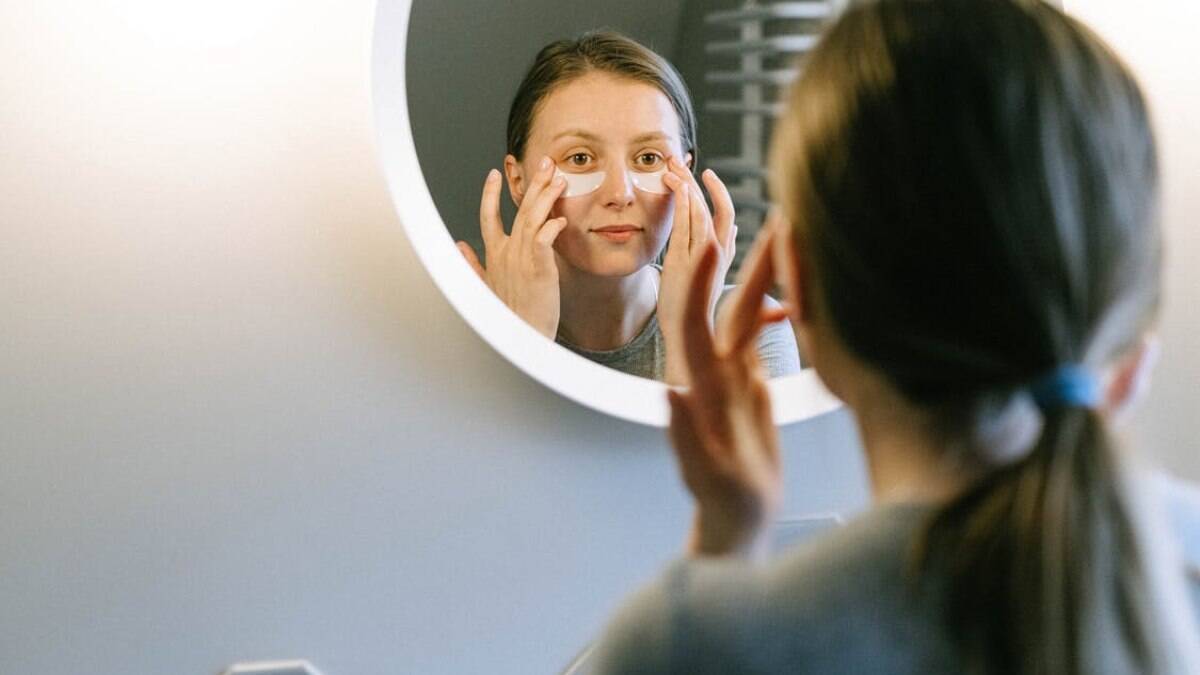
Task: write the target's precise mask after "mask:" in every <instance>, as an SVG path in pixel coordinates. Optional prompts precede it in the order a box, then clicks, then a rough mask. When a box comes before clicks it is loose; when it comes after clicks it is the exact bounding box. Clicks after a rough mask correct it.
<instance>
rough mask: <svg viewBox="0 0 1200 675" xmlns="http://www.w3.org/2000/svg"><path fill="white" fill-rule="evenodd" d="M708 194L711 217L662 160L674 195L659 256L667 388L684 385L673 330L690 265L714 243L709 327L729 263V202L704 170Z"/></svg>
mask: <svg viewBox="0 0 1200 675" xmlns="http://www.w3.org/2000/svg"><path fill="white" fill-rule="evenodd" d="M703 179H704V184H705V186H707V187H708V194H709V195H711V196H712V200H713V210H714V211H715V213H714V214H710V213H709V211H708V205H707V204H706V203H705V202H704V194H703V192H701V190H700V185H699V184H698V183H697V182H696V179H695V177H694V176H692V173H691V172H690V171H688V169H687V167H686V166H684V165H683V164H681V163H679V162H678V161H677V160H676V159H675V158H674V157H672V158H670V159H669V160H668V172H667V173H666V174H665V175H664V176H663V184H664V185H666V186H667V187H668V188H670V189H671V191H672V192H673V193H674V194H675V212H674V217H673V222H672V226H671V238H670V239H669V240H668V242H667V252H666V255H665V256H664V257H663V272H662V287H661V289H660V291H659V296H658V320H659V325H660V326H661V327H662V331H663V341H664V342H665V343H666V348H667V363H666V368H665V371H666V380H667V383H668V384H673V385H686V384H687V383H688V380H687V375H686V369H685V368H684V363H683V354H682V352H683V349H684V346H683V337H682V335H680V333H679V331H678V330H677V327H678V326H679V325H680V324H681V318H682V316H683V311H684V301H685V300H684V299H685V297H686V296H687V292H688V279H689V272H690V271H691V270H692V269H693V268H694V267H695V262H696V260H697V259H698V258H699V257H700V255H701V254H702V253H703V252H704V251H705V250H706V249H707V248H708V244H709V242H715V243H716V245H717V246H716V251H717V260H716V264H715V265H714V267H713V269H712V271H711V274H712V279H711V281H712V290H711V293H710V297H709V298H708V302H707V305H706V308H707V309H706V311H707V316H708V320H709V322H710V323H711V321H712V317H713V312H714V311H715V309H716V306H717V300H718V299H719V298H720V297H721V292H722V291H723V290H724V287H725V274H726V273H727V272H728V271H729V265H730V263H732V262H733V254H734V247H735V244H734V242H735V240H736V239H737V226H736V225H734V224H733V217H734V210H733V199H732V198H731V197H730V196H729V190H728V189H726V188H725V184H724V183H722V182H721V179H720V178H717V174H715V173H713V171H712V170H711V169H710V170H708V171H705V172H704V174H703Z"/></svg>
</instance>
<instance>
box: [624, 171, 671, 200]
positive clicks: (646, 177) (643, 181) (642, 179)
mask: <svg viewBox="0 0 1200 675" xmlns="http://www.w3.org/2000/svg"><path fill="white" fill-rule="evenodd" d="M666 173H667V170H666V169H659V170H658V171H652V172H650V173H635V174H633V186H634V187H635V188H637V189H639V190H641V191H642V192H651V193H653V194H656V195H665V194H667V193H668V192H670V191H671V189H670V188H668V187H667V186H666V185H663V180H662V179H663V176H665V175H666Z"/></svg>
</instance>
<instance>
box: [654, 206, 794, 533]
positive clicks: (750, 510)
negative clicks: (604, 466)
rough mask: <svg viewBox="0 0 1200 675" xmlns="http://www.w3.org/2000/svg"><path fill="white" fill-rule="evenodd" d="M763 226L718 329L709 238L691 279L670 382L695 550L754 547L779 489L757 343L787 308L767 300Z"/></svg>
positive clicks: (715, 264)
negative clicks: (675, 375)
mask: <svg viewBox="0 0 1200 675" xmlns="http://www.w3.org/2000/svg"><path fill="white" fill-rule="evenodd" d="M772 229H773V228H764V230H763V232H762V234H760V236H759V237H758V239H757V241H756V242H755V244H754V249H753V250H752V251H751V252H750V255H748V256H747V258H746V264H745V267H744V268H743V269H742V273H741V274H740V277H739V279H738V288H737V290H736V291H735V293H734V296H733V297H732V298H730V300H729V301H728V302H726V303H725V305H723V306H722V308H721V316H720V317H719V319H718V326H717V330H716V332H715V335H714V332H713V330H712V328H711V325H710V323H709V298H710V297H711V293H712V285H713V278H714V277H715V274H716V272H717V270H718V269H719V265H720V260H719V252H718V250H717V247H716V246H715V245H714V244H713V243H711V242H710V243H708V244H707V245H706V246H705V248H704V249H703V250H702V253H701V257H700V260H699V261H698V262H697V265H696V267H695V270H694V273H693V274H692V275H691V278H690V279H689V282H690V283H689V285H688V288H687V298H686V304H685V307H684V314H683V322H682V324H681V326H680V328H681V329H682V334H683V340H684V351H683V355H684V357H685V367H686V369H687V373H686V376H687V378H688V380H689V382H691V387H690V389H688V390H687V391H679V390H674V389H672V390H670V391H668V392H667V397H668V400H669V402H670V405H671V426H670V431H669V433H670V438H671V444H672V446H674V448H675V454H676V456H677V457H678V459H679V465H680V469H681V471H682V473H683V479H684V482H685V483H686V484H687V487H688V489H689V490H690V491H691V493H692V495H693V496H694V497H695V498H696V516H695V521H694V523H693V527H692V533H691V538H690V540H689V542H688V552H689V553H690V554H691V555H728V554H743V555H753V554H755V553H758V552H761V551H762V550H763V548H764V546H763V544H764V539H765V537H764V536H763V535H764V534H765V532H766V526H767V524H768V523H769V522H770V519H771V516H772V515H773V513H774V512H775V510H776V509H777V508H778V506H779V503H780V502H781V500H782V497H783V482H782V478H781V469H780V460H779V438H778V434H777V432H776V429H775V424H774V422H773V420H772V418H771V400H770V396H769V395H768V392H767V383H766V380H765V379H764V377H763V371H762V366H761V364H760V363H759V360H758V353H757V350H756V348H755V337H756V336H757V335H758V334H759V331H761V330H762V328H763V326H764V325H765V324H767V323H771V322H775V321H780V320H783V319H785V318H786V317H787V309H786V308H783V307H776V308H764V305H763V297H764V296H765V295H766V293H767V291H768V290H769V289H770V287H771V284H772V282H773V276H774V275H773V271H772V263H773V261H772V259H771V251H770V248H771V236H772Z"/></svg>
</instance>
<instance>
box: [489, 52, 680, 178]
mask: <svg viewBox="0 0 1200 675" xmlns="http://www.w3.org/2000/svg"><path fill="white" fill-rule="evenodd" d="M595 71H599V72H604V73H610V74H612V75H617V76H620V77H625V78H629V79H632V80H636V81H638V82H644V83H646V84H650V85H653V86H654V87H656V88H658V90H659V91H661V92H662V93H663V94H664V95H665V96H666V97H667V100H669V101H670V102H671V107H673V108H674V109H675V113H676V114H677V115H678V116H679V135H680V141H681V145H682V146H683V151H684V152H685V153H688V152H690V153H691V154H692V166H696V165H697V148H696V112H695V110H694V109H693V107H692V99H691V96H690V95H689V94H688V90H687V86H686V85H684V83H683V78H682V77H680V76H679V73H678V72H676V70H675V68H674V67H673V66H672V65H671V64H670V62H668V61H667V60H666V59H664V58H663V57H661V56H659V55H658V54H657V53H655V52H654V51H653V50H651V49H649V48H647V47H645V46H643V45H642V44H640V43H639V42H637V41H635V40H632V39H630V38H628V37H625V36H624V35H621V34H620V33H615V32H612V31H591V32H587V33H584V34H583V35H580V36H579V37H578V38H576V39H574V40H559V41H557V42H552V43H550V44H548V45H546V46H545V47H543V48H542V50H541V51H539V52H538V54H537V57H536V58H535V59H534V61H533V65H532V66H530V68H529V71H528V72H526V73H525V78H524V79H523V80H522V81H521V86H519V87H517V93H516V96H514V97H513V102H512V106H511V107H510V108H509V111H508V153H509V154H511V155H512V156H514V157H516V158H517V159H518V160H521V159H524V155H525V144H526V143H527V142H528V140H529V131H530V128H531V127H532V126H533V119H534V116H536V115H537V112H538V106H539V105H540V104H541V102H542V101H543V100H544V99H545V98H546V96H548V95H550V93H551V92H553V91H554V90H555V89H556V88H557V87H559V86H562V85H564V84H567V83H568V82H571V81H572V80H575V79H577V78H579V77H582V76H584V75H586V74H588V73H590V72H595ZM681 159H682V158H681Z"/></svg>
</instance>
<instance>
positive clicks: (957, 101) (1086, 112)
mask: <svg viewBox="0 0 1200 675" xmlns="http://www.w3.org/2000/svg"><path fill="white" fill-rule="evenodd" d="M803 66H804V71H803V74H802V76H801V78H800V79H799V80H798V81H797V82H796V84H795V85H794V86H793V88H792V89H791V91H790V93H789V104H788V105H789V107H788V112H787V114H786V115H785V117H784V118H783V119H782V120H781V122H780V124H779V127H778V128H777V131H776V136H775V139H774V143H773V149H772V158H771V166H772V192H773V194H774V197H775V198H776V200H777V201H778V202H779V203H780V204H781V205H782V207H783V210H784V213H785V214H786V216H787V217H788V218H789V220H790V221H791V222H792V223H793V224H794V230H793V235H794V237H795V239H796V242H795V244H796V245H797V246H799V247H802V248H803V250H805V251H807V252H808V253H809V259H810V262H811V265H812V269H811V278H810V279H809V281H810V282H811V284H812V287H813V289H814V291H815V293H816V297H818V298H819V301H818V302H816V303H815V304H816V310H817V311H819V312H824V313H825V315H824V316H823V317H819V318H823V319H825V320H827V321H828V325H831V326H832V327H833V328H834V330H835V331H836V333H837V334H838V335H839V337H840V339H841V341H842V342H844V344H845V345H846V346H847V348H848V349H850V350H851V351H852V352H853V353H854V354H856V355H857V356H858V357H859V358H860V359H862V360H863V361H864V362H866V363H868V364H870V365H871V366H872V367H873V368H875V369H877V370H878V371H879V372H881V373H882V374H883V375H884V376H885V377H887V378H888V380H889V381H890V382H891V383H892V384H893V385H894V386H895V387H896V389H897V390H898V391H900V392H901V393H902V395H904V396H905V397H906V398H907V399H909V400H910V401H912V402H913V403H915V404H916V405H918V406H921V407H922V408H923V409H925V410H928V411H930V412H931V413H932V414H933V416H934V417H935V418H936V419H937V420H938V421H939V422H940V423H942V424H943V425H944V431H945V438H946V447H945V451H946V452H947V453H949V452H955V451H957V452H962V453H964V454H965V455H966V456H967V458H968V459H969V460H970V461H972V462H974V463H975V464H976V465H982V466H985V467H987V468H986V469H985V470H984V471H983V477H982V478H981V479H980V480H978V481H977V482H976V483H975V484H974V485H973V486H972V487H970V488H968V489H967V491H966V492H965V493H964V494H962V495H960V496H958V497H956V498H954V499H952V500H951V501H950V502H949V503H947V504H945V505H943V506H942V507H941V508H940V509H939V510H938V511H937V512H936V514H935V515H934V517H933V518H932V519H931V521H930V522H929V524H928V526H927V528H926V529H925V530H924V531H923V534H922V536H921V537H920V538H919V540H918V541H917V542H916V544H915V546H916V550H915V555H914V562H915V565H914V571H915V572H917V573H918V576H919V577H920V576H922V573H924V574H929V573H931V572H933V571H936V572H937V574H936V575H929V576H924V578H925V579H926V580H931V579H933V578H935V577H937V578H938V579H940V580H941V581H944V582H945V585H944V586H940V585H939V586H938V588H940V589H941V590H940V591H939V592H940V593H943V595H942V596H940V597H941V598H942V603H943V605H942V606H944V607H945V609H946V630H947V631H948V632H949V634H950V635H951V636H952V637H953V639H955V640H956V641H957V643H958V644H959V646H960V647H961V652H962V653H963V654H964V656H965V657H966V659H967V661H968V666H969V668H970V669H971V670H972V671H973V672H987V673H1017V672H1024V673H1067V674H1082V673H1086V672H1092V671H1093V670H1094V669H1096V668H1100V667H1103V668H1106V669H1107V668H1114V669H1116V670H1118V671H1124V670H1126V669H1128V670H1134V671H1138V672H1167V671H1169V670H1170V669H1171V668H1172V667H1175V666H1178V663H1177V662H1172V660H1171V657H1170V656H1167V655H1169V654H1171V653H1172V650H1173V649H1174V647H1172V645H1171V644H1170V638H1168V637H1167V636H1166V634H1167V632H1168V629H1167V628H1166V627H1165V626H1164V625H1163V623H1164V622H1163V617H1162V615H1161V611H1162V610H1160V609H1156V608H1155V607H1154V606H1153V603H1152V602H1150V601H1149V599H1148V598H1149V597H1150V595H1151V593H1150V592H1149V590H1148V589H1149V587H1150V585H1151V579H1150V574H1151V573H1150V571H1149V569H1148V565H1147V558H1146V556H1145V555H1144V551H1143V549H1142V547H1140V546H1139V544H1138V541H1137V537H1136V536H1135V535H1137V532H1136V531H1135V528H1134V526H1133V522H1132V519H1133V511H1132V509H1131V507H1130V504H1129V501H1128V500H1129V497H1128V495H1127V494H1125V492H1124V491H1123V488H1122V480H1123V473H1124V472H1123V469H1122V467H1121V464H1120V461H1119V458H1118V456H1117V454H1116V452H1115V450H1114V444H1113V442H1112V440H1111V439H1110V437H1109V433H1108V431H1107V429H1106V427H1105V424H1104V422H1103V420H1102V419H1101V418H1100V417H1099V416H1098V414H1097V412H1096V411H1095V410H1092V409H1090V408H1088V407H1086V406H1081V405H1070V404H1066V405H1059V406H1052V407H1048V408H1047V409H1045V410H1042V411H1039V410H1038V408H1037V407H1035V406H1033V405H1031V404H1030V401H1031V399H1030V398H1029V385H1031V384H1032V383H1034V382H1035V381H1037V380H1038V379H1039V378H1040V377H1042V376H1043V375H1045V374H1047V373H1049V372H1052V371H1053V370H1054V369H1055V368H1057V367H1059V366H1062V365H1065V364H1085V365H1088V366H1091V367H1099V366H1101V365H1103V364H1106V363H1107V362H1109V361H1110V360H1112V359H1114V358H1115V357H1116V356H1117V355H1119V354H1120V353H1121V352H1122V351H1123V350H1124V349H1126V348H1128V347H1130V346H1132V345H1133V344H1135V343H1136V341H1137V339H1138V338H1139V337H1140V334H1141V333H1142V331H1144V330H1145V329H1146V327H1147V325H1148V323H1149V322H1150V321H1151V320H1152V318H1153V316H1154V315H1155V313H1156V309H1157V306H1158V304H1159V295H1160V280H1159V276H1160V257H1161V253H1160V234H1159V228H1158V225H1157V222H1156V219H1157V213H1156V211H1157V196H1158V169H1157V151H1156V147H1155V142H1154V138H1153V135H1152V133H1151V129H1150V124H1149V121H1148V114H1147V110H1146V106H1145V103H1144V101H1143V98H1142V95H1141V92H1140V90H1139V88H1138V85H1137V83H1136V82H1135V80H1134V78H1133V77H1132V76H1131V74H1130V73H1129V71H1128V70H1127V69H1126V67H1125V66H1124V65H1123V64H1122V63H1121V62H1120V61H1119V59H1118V58H1117V57H1116V56H1114V54H1113V53H1112V52H1111V51H1110V50H1109V49H1108V48H1107V47H1106V46H1105V45H1104V44H1103V42H1102V41H1101V40H1100V39H1099V38H1098V37H1096V36H1095V35H1094V34H1092V33H1091V32H1090V31H1088V30H1087V29H1086V28H1085V27H1084V26H1082V25H1081V24H1079V23H1078V22H1076V21H1074V20H1073V19H1071V18H1069V17H1067V16H1066V15H1064V14H1063V13H1062V12H1060V11H1058V10H1057V9H1054V8H1052V7H1050V6H1049V5H1047V4H1046V3H1044V2H1041V1H1040V0H879V1H876V2H862V3H856V4H854V5H852V6H851V8H850V9H849V10H848V11H847V12H846V13H845V15H844V16H843V17H842V18H841V19H840V20H839V21H838V22H837V23H836V24H834V25H833V26H832V27H831V28H830V30H829V32H828V33H827V34H826V36H825V37H824V39H823V41H822V42H821V43H820V44H819V46H818V47H817V48H816V49H815V50H814V51H812V52H811V53H810V54H809V55H808V57H807V59H806V61H805V62H804V64H803ZM1039 412H1040V429H1041V431H1040V435H1037V434H1034V435H1033V436H1034V439H1033V440H1032V442H1031V443H1029V444H1028V445H1027V447H1024V448H1019V449H1018V450H1017V452H1016V453H1015V456H1009V457H1007V458H1003V459H1001V458H999V457H997V453H996V449H995V448H994V447H988V445H989V444H988V441H987V434H986V433H985V432H986V430H987V429H989V428H993V429H994V428H995V427H996V426H997V425H1001V426H1003V424H1004V420H1003V419H1002V418H1005V417H1013V416H1018V417H1020V416H1024V418H1023V419H1025V420H1026V421H1029V420H1033V424H1034V426H1033V428H1035V429H1036V428H1037V426H1036V425H1037V424H1038V420H1039V417H1038V415H1039ZM1010 436H1011V434H1010ZM1007 440H1008V441H1012V438H1008V439H1007ZM918 580H919V579H918ZM941 581H939V584H940V583H941ZM1102 650H1106V651H1104V653H1105V654H1106V656H1105V657H1104V658H1105V659H1110V660H1107V661H1105V662H1103V663H1102V662H1098V659H1099V657H1098V655H1099V654H1100V653H1101V651H1102ZM1113 659H1115V660H1113Z"/></svg>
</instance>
